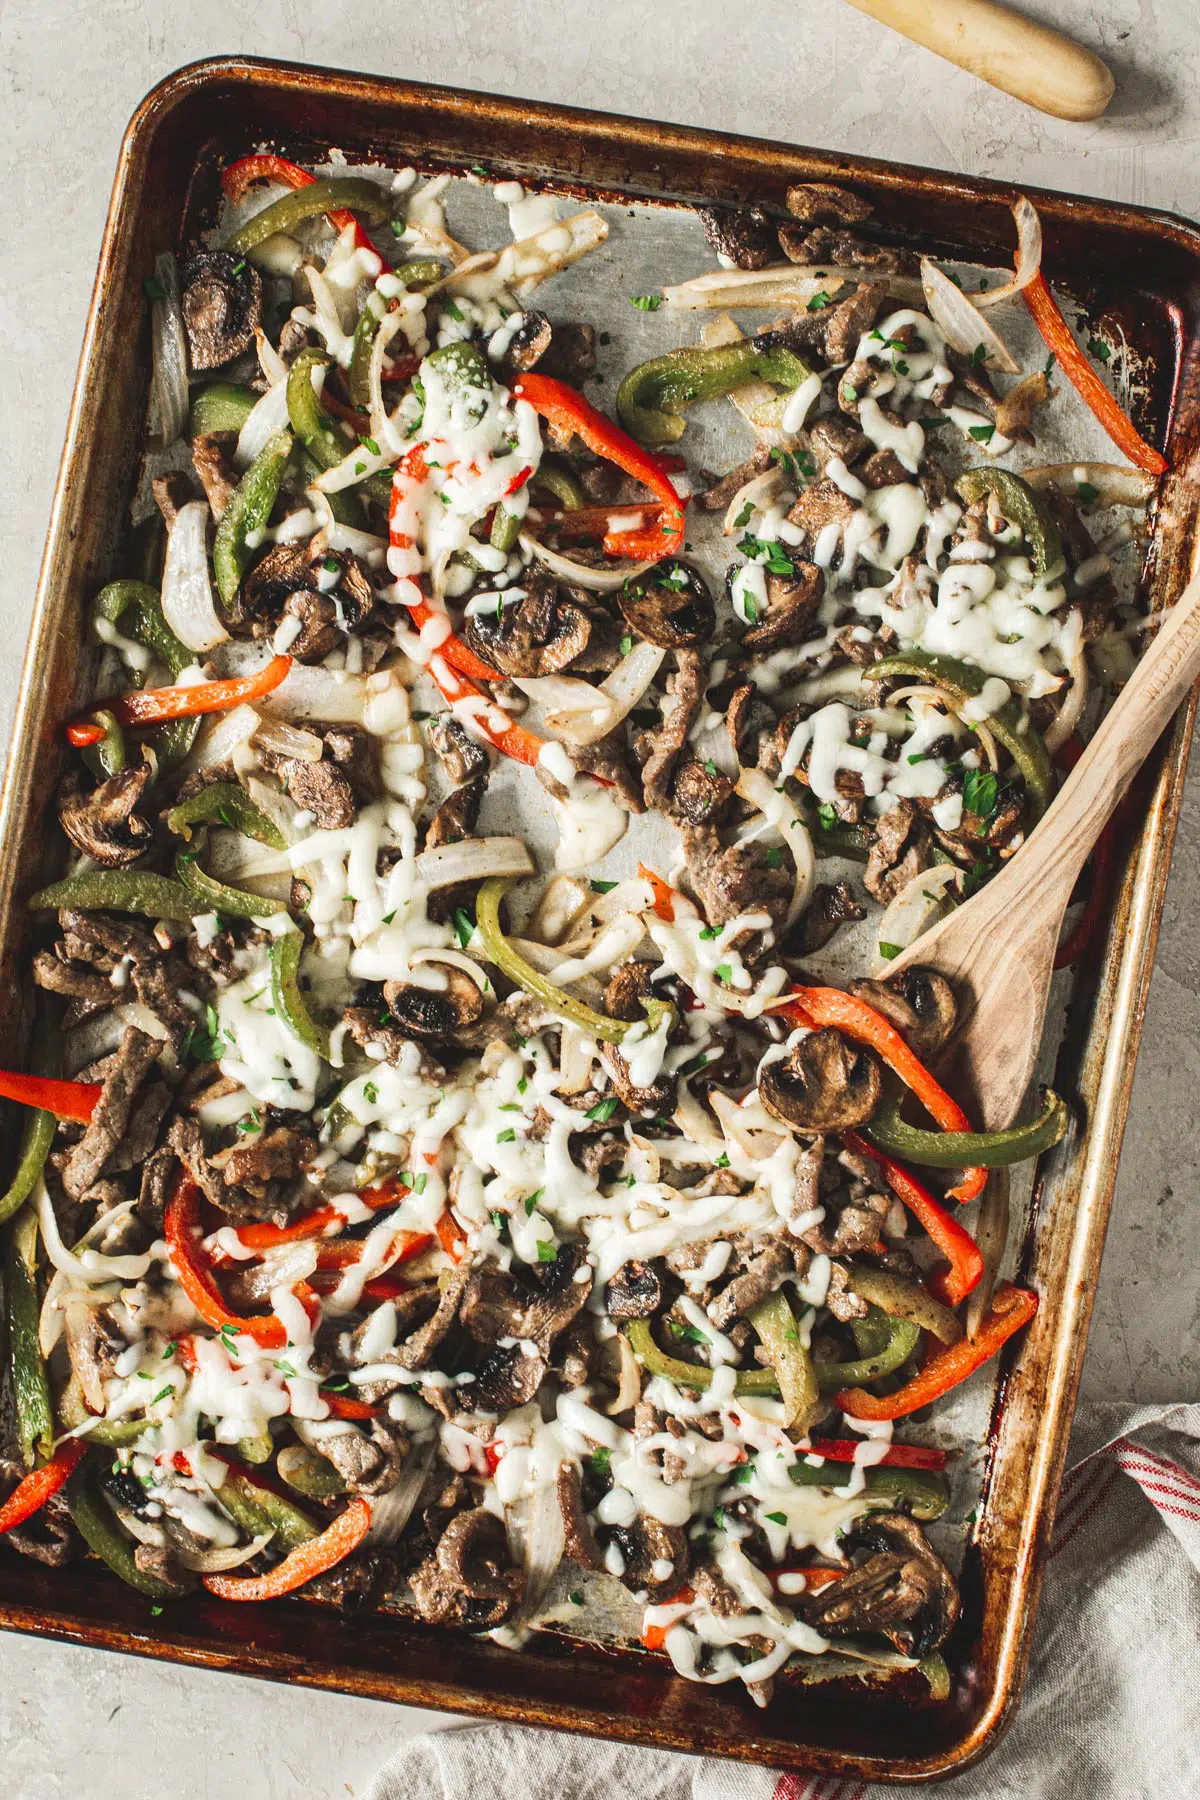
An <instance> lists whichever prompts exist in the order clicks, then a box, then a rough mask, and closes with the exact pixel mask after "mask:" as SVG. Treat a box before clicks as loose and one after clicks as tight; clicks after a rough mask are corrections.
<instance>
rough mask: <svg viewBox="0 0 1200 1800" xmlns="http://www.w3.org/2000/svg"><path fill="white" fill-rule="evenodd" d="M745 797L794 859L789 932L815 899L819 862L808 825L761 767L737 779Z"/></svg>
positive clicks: (785, 924)
mask: <svg viewBox="0 0 1200 1800" xmlns="http://www.w3.org/2000/svg"><path fill="white" fill-rule="evenodd" d="M736 791H737V792H738V793H739V794H740V795H741V796H742V799H743V800H748V801H749V802H750V804H751V806H756V807H757V808H758V810H759V812H760V813H761V814H762V815H763V818H764V819H766V820H767V822H768V823H769V824H771V825H773V826H774V827H775V829H776V831H778V833H779V835H780V837H781V838H782V840H783V844H784V848H785V849H786V850H787V853H788V855H789V856H790V857H791V859H792V865H793V868H794V869H795V875H794V878H793V881H792V897H791V899H790V900H789V901H788V909H787V916H786V918H785V920H784V930H785V931H787V930H788V929H789V928H790V927H791V926H792V925H794V924H795V922H796V920H797V919H798V918H799V917H800V914H801V913H802V912H803V911H804V908H805V907H806V906H807V905H808V903H809V901H810V900H811V898H812V891H813V884H814V883H815V881H816V878H817V862H816V857H815V855H814V853H813V844H812V838H811V837H810V836H809V832H808V826H807V825H806V824H805V823H804V820H803V819H802V818H801V817H800V814H799V812H798V811H797V809H796V805H795V803H794V801H792V800H791V799H789V797H788V795H787V794H781V793H780V792H779V790H778V788H777V787H776V786H775V783H774V782H773V781H772V780H771V779H770V778H769V776H767V775H765V774H764V773H763V771H762V770H761V769H743V770H742V772H741V774H740V775H739V776H738V779H737V790H736Z"/></svg>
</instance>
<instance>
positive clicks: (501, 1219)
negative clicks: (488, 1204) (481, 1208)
mask: <svg viewBox="0 0 1200 1800" xmlns="http://www.w3.org/2000/svg"><path fill="white" fill-rule="evenodd" d="M489 1216H490V1218H491V1221H492V1224H493V1225H494V1226H495V1227H496V1234H497V1236H498V1237H503V1236H504V1234H505V1232H506V1231H507V1230H508V1215H507V1214H506V1213H502V1212H494V1213H491V1214H490V1215H489Z"/></svg>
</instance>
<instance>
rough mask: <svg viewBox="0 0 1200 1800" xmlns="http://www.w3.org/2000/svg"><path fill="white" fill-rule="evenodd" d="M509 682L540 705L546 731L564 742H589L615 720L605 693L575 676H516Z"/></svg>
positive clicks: (606, 729) (608, 727) (599, 736)
mask: <svg viewBox="0 0 1200 1800" xmlns="http://www.w3.org/2000/svg"><path fill="white" fill-rule="evenodd" d="M513 685H514V686H515V687H519V688H520V690H521V692H522V693H523V694H526V695H528V697H529V699H530V700H532V701H533V702H534V704H535V705H536V706H540V707H541V709H542V716H543V718H544V720H545V722H546V728H547V730H548V731H551V732H552V733H553V734H554V736H555V737H557V738H560V739H562V741H563V742H564V743H568V744H582V743H592V742H593V741H594V739H595V738H601V737H604V736H605V735H606V734H607V733H608V732H609V731H611V730H612V728H613V725H614V724H615V723H616V721H615V719H614V717H613V708H612V702H611V701H610V700H609V698H608V696H607V694H605V693H604V692H603V691H602V690H601V689H600V688H599V687H598V686H593V684H592V683H591V682H590V681H584V680H582V678H581V677H580V676H578V675H516V676H514V677H513ZM589 732H590V733H591V735H590V736H588V735H585V734H587V733H589Z"/></svg>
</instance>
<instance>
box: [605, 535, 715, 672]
mask: <svg viewBox="0 0 1200 1800" xmlns="http://www.w3.org/2000/svg"><path fill="white" fill-rule="evenodd" d="M617 605H618V606H619V607H620V608H621V613H622V615H623V617H624V619H625V621H626V623H627V624H629V625H631V626H632V627H633V629H634V630H635V631H636V632H637V634H638V636H639V637H643V638H645V640H646V642H647V643H648V644H657V645H658V646H659V648H660V649H661V650H690V649H694V648H695V646H696V645H697V644H703V643H707V641H708V639H709V638H710V637H711V636H712V634H713V627H714V626H715V624H716V619H717V615H716V609H715V608H714V606H713V598H712V595H711V594H710V593H709V591H708V587H707V584H706V583H705V580H704V577H703V576H702V575H701V574H700V571H699V570H698V569H694V568H693V567H692V565H691V563H686V562H683V561H681V560H680V558H678V557H672V558H671V559H670V561H668V562H661V563H657V564H656V565H655V567H654V568H653V569H647V571H646V573H645V574H644V575H639V577H638V578H637V580H636V581H627V582H626V583H625V585H624V587H621V588H618V589H617Z"/></svg>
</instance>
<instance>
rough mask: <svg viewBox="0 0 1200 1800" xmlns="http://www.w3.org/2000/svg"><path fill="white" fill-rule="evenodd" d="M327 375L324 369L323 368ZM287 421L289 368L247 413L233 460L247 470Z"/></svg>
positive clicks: (240, 467) (322, 371)
mask: <svg viewBox="0 0 1200 1800" xmlns="http://www.w3.org/2000/svg"><path fill="white" fill-rule="evenodd" d="M320 373H321V374H322V375H324V373H325V371H324V369H322V370H321V371H320ZM287 422H288V403H287V370H286V369H285V370H284V372H283V377H282V378H281V379H280V380H279V381H277V382H276V383H275V385H274V387H270V388H268V389H267V391H266V393H265V394H264V395H263V396H262V398H261V399H260V400H256V401H255V403H254V405H253V407H252V408H251V410H250V411H249V412H248V413H247V415H246V422H245V424H244V425H243V426H242V429H241V430H240V431H239V432H238V441H237V446H236V448H235V450H234V452H233V460H234V462H235V463H236V464H237V466H238V468H239V469H248V468H249V467H250V464H251V463H252V462H253V461H254V459H255V457H256V456H257V455H258V454H259V452H260V451H261V450H264V449H265V448H266V446H267V443H268V441H269V440H270V439H271V438H273V437H274V436H275V433H276V432H277V431H282V430H283V428H284V426H285V425H286V424H287Z"/></svg>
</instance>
